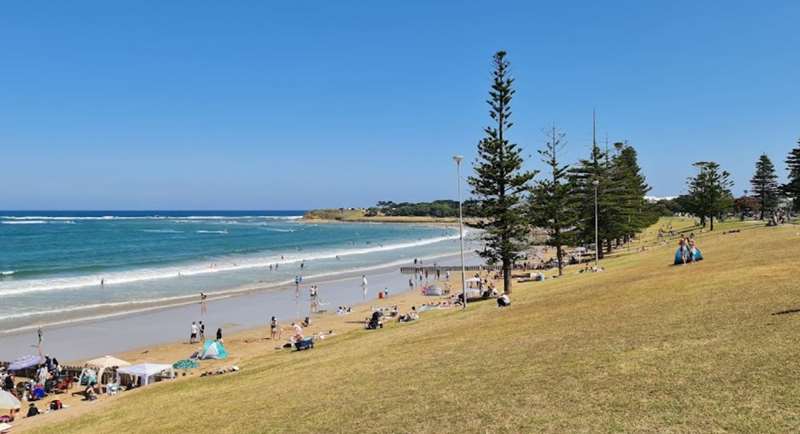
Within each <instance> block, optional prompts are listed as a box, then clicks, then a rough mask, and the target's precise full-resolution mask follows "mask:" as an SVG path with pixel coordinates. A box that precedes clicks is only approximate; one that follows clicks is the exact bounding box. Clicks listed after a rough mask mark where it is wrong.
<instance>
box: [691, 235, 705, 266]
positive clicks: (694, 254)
mask: <svg viewBox="0 0 800 434" xmlns="http://www.w3.org/2000/svg"><path fill="white" fill-rule="evenodd" d="M689 257H690V258H691V261H690V262H697V261H702V260H703V253H702V252H700V249H698V248H697V243H695V241H694V238H691V239H689Z"/></svg>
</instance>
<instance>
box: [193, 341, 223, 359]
mask: <svg viewBox="0 0 800 434" xmlns="http://www.w3.org/2000/svg"><path fill="white" fill-rule="evenodd" d="M227 357H228V352H227V351H226V350H225V346H224V345H222V342H220V341H212V340H207V341H205V343H203V350H202V351H200V354H199V356H198V358H199V359H201V360H205V359H217V360H221V359H226V358H227Z"/></svg>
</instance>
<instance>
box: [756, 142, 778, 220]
mask: <svg viewBox="0 0 800 434" xmlns="http://www.w3.org/2000/svg"><path fill="white" fill-rule="evenodd" d="M750 185H751V186H752V187H753V196H755V198H756V199H757V200H758V203H759V204H760V205H761V220H764V216H765V215H767V213H771V212H772V211H774V210H775V207H777V206H778V194H779V189H778V175H776V174H775V165H773V164H772V161H771V160H770V159H769V157H768V156H767V154H761V157H759V158H758V161H757V162H756V173H755V174H753V178H752V179H750Z"/></svg>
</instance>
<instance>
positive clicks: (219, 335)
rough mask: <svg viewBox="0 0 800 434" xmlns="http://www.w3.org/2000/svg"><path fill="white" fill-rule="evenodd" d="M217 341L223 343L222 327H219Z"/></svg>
mask: <svg viewBox="0 0 800 434" xmlns="http://www.w3.org/2000/svg"><path fill="white" fill-rule="evenodd" d="M217 342H220V343H222V328H218V329H217Z"/></svg>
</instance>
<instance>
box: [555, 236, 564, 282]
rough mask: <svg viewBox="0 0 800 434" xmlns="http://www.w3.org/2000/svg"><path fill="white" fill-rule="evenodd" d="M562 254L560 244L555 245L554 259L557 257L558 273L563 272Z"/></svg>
mask: <svg viewBox="0 0 800 434" xmlns="http://www.w3.org/2000/svg"><path fill="white" fill-rule="evenodd" d="M563 257H564V254H563V253H562V251H561V244H559V245H557V246H556V259H558V275H559V276H561V275H563V274H564V259H563Z"/></svg>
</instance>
